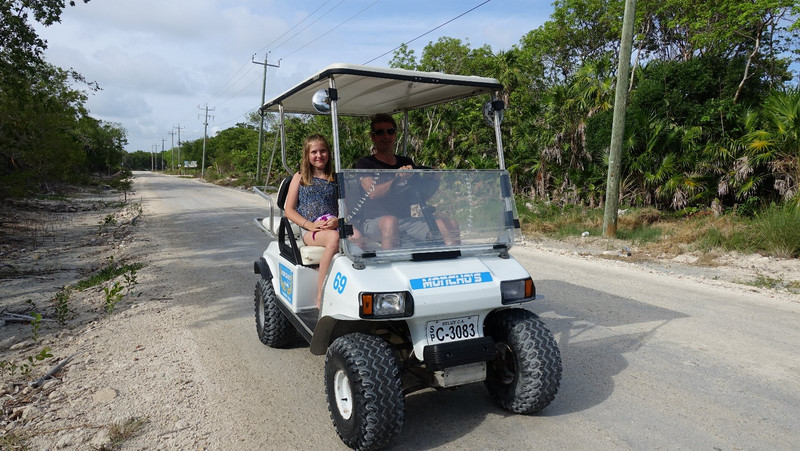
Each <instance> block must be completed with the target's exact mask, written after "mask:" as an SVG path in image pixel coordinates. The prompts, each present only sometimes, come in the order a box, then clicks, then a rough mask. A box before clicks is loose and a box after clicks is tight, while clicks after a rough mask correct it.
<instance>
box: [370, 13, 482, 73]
mask: <svg viewBox="0 0 800 451" xmlns="http://www.w3.org/2000/svg"><path fill="white" fill-rule="evenodd" d="M490 1H492V0H486V1H484V2H483V3H481V4H479V5H477V6H475V7H473V8H470V9H469V10H467V11H464V12H463V13H461V14H459V15H457V16H456V17H453V18H452V19H450V20H448V21H447V22H445V23H443V24H441V25H439V26H437V27H435V28H431V29H430V30H428V31H426V32H425V33H422V34H421V35H419V36H417V37H416V38H414V39H412V40H410V41H407V42H404V43H402V44H400V45H398V46H397V47H395V48H393V49H391V50H389V51H388V52H385V53H383V54H380V55H378V56H376V57H375V58H372V59H371V60H369V61H366V62H365V63H364V64H365V65H366V64H369V63H371V62H373V61H375V60H376V59H379V58H383V57H384V56H386V55H388V54H390V53H392V52H394V51H395V50H397V49H399V48H400V47H402V46H404V45H408V44H410V43H412V42H414V41H416V40H417V39H419V38H421V37H423V36H425V35H427V34H430V33H432V32H434V31H436V30H438V29H439V28H442V27H443V26H445V25H447V24H449V23H450V22H453V21H454V20H456V19H459V18H461V17H463V16H465V15H467V14H469V13H471V12H472V11H475V10H476V9H478V8H480V7H481V6H483V5H485V4H487V3H489V2H490Z"/></svg>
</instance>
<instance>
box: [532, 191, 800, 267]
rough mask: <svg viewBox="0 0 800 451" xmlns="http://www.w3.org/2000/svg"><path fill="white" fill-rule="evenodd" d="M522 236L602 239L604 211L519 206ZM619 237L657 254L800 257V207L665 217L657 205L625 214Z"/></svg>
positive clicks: (768, 207)
mask: <svg viewBox="0 0 800 451" xmlns="http://www.w3.org/2000/svg"><path fill="white" fill-rule="evenodd" d="M518 211H519V215H520V219H521V222H522V225H523V227H522V229H523V232H524V233H525V234H526V235H528V236H532V237H536V236H543V237H547V238H552V239H559V240H560V239H567V238H570V237H585V236H591V237H597V236H601V235H602V226H603V209H602V208H594V209H584V208H576V207H574V206H565V207H557V206H553V205H552V204H545V203H531V202H525V203H520V205H518ZM619 213H620V216H619V223H618V227H617V238H618V239H619V240H622V241H626V242H629V243H631V244H632V245H635V246H637V247H638V248H639V249H640V250H642V251H645V252H648V253H650V254H654V255H660V256H662V257H663V256H666V257H672V256H675V255H679V254H681V253H684V252H691V251H705V252H708V251H713V250H723V251H735V252H739V253H759V254H762V255H767V256H773V257H779V258H798V257H800V227H798V224H800V208H799V207H796V206H793V205H775V204H773V205H770V206H767V207H764V208H762V209H759V210H758V212H756V213H753V214H751V215H742V214H738V213H736V212H733V211H731V212H727V213H723V214H719V215H716V214H714V213H713V212H712V211H711V210H697V209H695V210H694V211H685V210H684V211H678V212H668V213H662V212H659V211H658V210H656V209H655V208H652V207H645V208H629V209H626V210H621V211H620V212H619Z"/></svg>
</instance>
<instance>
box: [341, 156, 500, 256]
mask: <svg viewBox="0 0 800 451" xmlns="http://www.w3.org/2000/svg"><path fill="white" fill-rule="evenodd" d="M339 187H340V190H341V193H342V199H341V200H340V204H339V209H340V215H339V216H340V217H341V218H344V219H345V221H346V223H347V224H348V225H352V227H353V234H352V235H350V236H348V238H347V239H346V240H345V241H344V244H345V246H344V247H345V249H344V250H345V253H346V254H347V255H348V256H349V257H350V258H351V259H353V260H354V261H362V262H364V263H367V264H368V263H370V262H378V261H387V260H408V259H410V258H416V257H418V256H420V255H422V254H421V253H425V252H442V251H460V252H461V255H465V254H477V253H485V252H495V253H497V252H499V251H502V250H507V249H508V248H510V247H511V245H512V244H513V241H514V222H515V219H516V211H515V206H514V202H513V197H512V195H511V189H510V183H509V178H508V173H507V172H506V171H504V170H500V169H497V170H474V171H461V170H452V171H451V170H446V171H440V170H422V169H417V170H403V171H401V170H372V169H368V170H364V169H345V170H342V171H341V173H340V174H339Z"/></svg>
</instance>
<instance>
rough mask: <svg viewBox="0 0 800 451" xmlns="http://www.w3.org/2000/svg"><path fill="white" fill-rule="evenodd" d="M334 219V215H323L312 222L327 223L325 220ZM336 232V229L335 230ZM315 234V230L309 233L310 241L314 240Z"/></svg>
mask: <svg viewBox="0 0 800 451" xmlns="http://www.w3.org/2000/svg"><path fill="white" fill-rule="evenodd" d="M335 217H336V216H334V215H331V214H328V213H325V214H324V215H322V216H320V217H319V218H317V219H315V220H314V222H317V221H327V220H329V219H333V218H335ZM337 230H338V228H337ZM317 232H319V230H315V231H313V232H311V239H312V240H313V239H315V238H316V236H317Z"/></svg>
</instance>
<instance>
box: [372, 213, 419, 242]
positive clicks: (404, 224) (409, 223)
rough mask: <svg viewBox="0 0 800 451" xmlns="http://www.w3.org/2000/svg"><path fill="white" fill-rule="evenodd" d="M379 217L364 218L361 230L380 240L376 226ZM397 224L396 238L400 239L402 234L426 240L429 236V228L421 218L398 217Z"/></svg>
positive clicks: (378, 228) (378, 229)
mask: <svg viewBox="0 0 800 451" xmlns="http://www.w3.org/2000/svg"><path fill="white" fill-rule="evenodd" d="M380 219H381V218H371V219H365V220H364V221H363V222H362V223H361V229H362V230H361V232H362V233H363V234H364V235H366V236H368V237H370V238H372V239H376V240H380V239H381V229H380V227H378V224H379V221H380ZM397 226H398V228H399V229H400V236H399V237H398V238H400V239H401V240H402V239H403V238H402V236H403V235H404V234H405V235H408V236H409V237H411V238H412V239H416V240H426V239H428V238H429V237H430V232H431V229H430V228H429V227H428V224H427V223H426V222H425V219H423V218H414V217H407V218H400V219H398V221H397Z"/></svg>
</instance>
